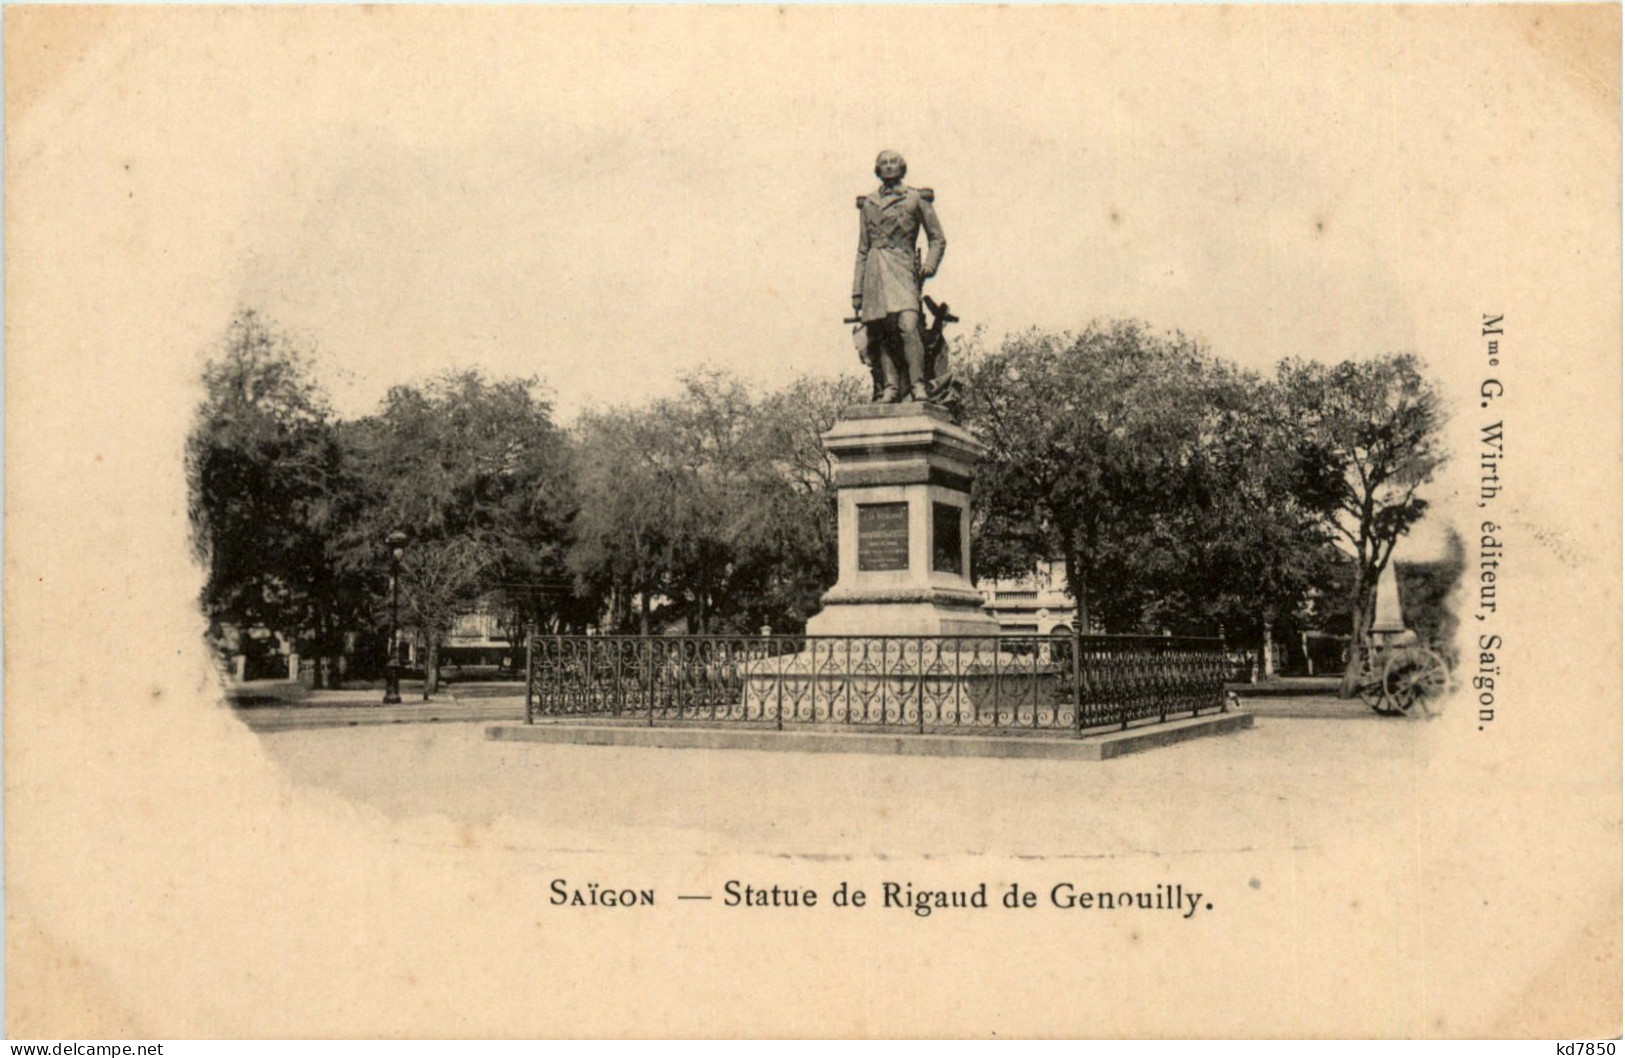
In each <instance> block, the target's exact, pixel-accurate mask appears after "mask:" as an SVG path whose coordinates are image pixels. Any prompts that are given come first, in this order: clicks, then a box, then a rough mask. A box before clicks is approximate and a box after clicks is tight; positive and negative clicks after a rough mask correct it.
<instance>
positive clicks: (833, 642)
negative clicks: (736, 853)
mask: <svg viewBox="0 0 1625 1058" xmlns="http://www.w3.org/2000/svg"><path fill="white" fill-rule="evenodd" d="M1225 664H1226V663H1225V656H1224V651H1223V648H1222V645H1221V644H1220V642H1219V640H1216V639H1188V638H1173V637H1167V636H1078V635H1071V636H533V637H532V638H531V639H530V640H529V643H528V646H527V649H526V669H527V673H528V675H527V678H526V683H525V720H526V722H527V723H535V722H537V721H538V720H558V719H570V718H574V719H591V720H594V721H616V722H635V723H644V724H649V725H655V724H680V723H706V724H771V725H774V726H776V727H778V728H781V729H782V728H784V727H786V726H789V725H829V726H836V727H852V728H865V729H885V730H904V731H908V730H911V731H919V732H922V733H924V732H929V733H951V732H991V731H998V732H1005V733H1008V732H1029V733H1036V734H1051V735H1053V734H1069V733H1070V734H1082V733H1083V732H1085V731H1092V730H1099V729H1102V728H1111V727H1127V726H1128V725H1130V724H1131V723H1134V722H1135V721H1140V720H1147V719H1150V718H1157V719H1161V720H1167V719H1169V718H1170V717H1181V716H1196V715H1199V714H1201V713H1203V712H1220V711H1223V710H1224V708H1225V696H1224V678H1225V672H1226V668H1225Z"/></svg>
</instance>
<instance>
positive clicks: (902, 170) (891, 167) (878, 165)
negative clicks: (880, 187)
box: [875, 151, 908, 180]
mask: <svg viewBox="0 0 1625 1058" xmlns="http://www.w3.org/2000/svg"><path fill="white" fill-rule="evenodd" d="M875 175H876V176H878V177H880V179H882V180H901V179H902V178H903V177H905V176H907V175H908V163H907V162H905V161H903V156H902V155H901V154H898V153H897V152H896V151H881V152H880V154H879V155H878V156H876V158H875Z"/></svg>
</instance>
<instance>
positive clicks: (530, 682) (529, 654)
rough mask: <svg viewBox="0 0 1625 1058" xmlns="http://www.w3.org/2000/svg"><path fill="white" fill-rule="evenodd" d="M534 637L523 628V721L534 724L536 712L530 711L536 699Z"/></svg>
mask: <svg viewBox="0 0 1625 1058" xmlns="http://www.w3.org/2000/svg"><path fill="white" fill-rule="evenodd" d="M535 645H536V637H535V636H534V635H532V634H531V632H530V629H528V628H527V629H525V723H527V724H534V723H535V722H536V714H535V713H534V712H533V711H532V710H533V704H532V703H534V702H535V700H536V656H535V650H534V648H535Z"/></svg>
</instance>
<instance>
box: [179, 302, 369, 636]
mask: <svg viewBox="0 0 1625 1058" xmlns="http://www.w3.org/2000/svg"><path fill="white" fill-rule="evenodd" d="M203 385H204V398H203V402H202V404H201V406H200V407H199V410H198V415H197V420H196V422H195V424H194V426H193V429H192V432H191V434H190V436H189V437H188V440H187V451H186V463H187V476H188V479H189V484H190V492H189V494H190V505H189V514H190V517H191V522H192V528H193V537H192V539H193V546H194V548H195V550H196V552H197V555H198V558H199V560H200V561H201V562H202V563H203V565H204V567H205V569H206V570H207V578H206V580H205V584H204V589H203V606H204V610H205V612H206V613H207V614H208V616H209V618H210V622H211V628H212V630H213V633H214V634H215V635H216V636H217V637H219V638H221V639H224V638H225V637H228V636H230V637H233V638H235V637H237V636H240V635H241V633H242V632H244V631H245V630H247V629H251V628H256V627H266V628H271V629H275V630H277V631H280V632H282V633H283V634H284V635H285V636H286V637H287V638H288V639H289V640H291V641H292V642H293V644H294V645H295V648H296V649H305V650H316V651H323V650H326V651H331V650H332V648H333V646H334V637H335V636H336V635H337V634H338V633H340V632H341V631H342V630H343V628H344V627H345V626H346V625H348V624H350V623H352V622H353V619H354V617H355V613H354V602H355V599H356V593H355V591H354V590H353V588H354V585H353V584H350V583H348V582H347V581H346V579H345V578H344V577H343V576H342V575H341V574H340V572H339V571H338V569H337V568H336V563H335V555H334V552H333V547H332V543H333V538H334V534H335V530H336V529H337V528H338V524H339V520H340V518H341V517H342V512H341V508H342V506H343V496H344V494H345V492H346V490H347V489H348V488H349V487H350V484H351V483H350V481H349V479H348V478H347V476H346V473H345V466H344V460H343V458H342V452H341V450H340V446H339V443H338V439H337V436H336V434H335V430H334V423H333V418H332V412H331V409H330V407H329V405H328V403H327V400H326V397H325V396H324V395H323V393H322V391H321V389H320V388H319V387H318V386H317V385H316V383H315V381H314V380H313V378H312V375H311V370H310V354H309V352H308V351H307V350H306V349H304V348H301V347H300V346H298V345H296V344H295V343H294V342H293V341H292V340H291V339H289V338H288V337H286V336H284V335H282V334H279V333H277V332H275V331H274V330H273V329H272V328H271V327H270V326H269V325H268V324H267V323H266V321H265V320H264V319H263V318H262V317H261V316H260V315H259V314H257V313H256V312H254V311H252V310H244V311H241V312H239V313H238V314H237V315H236V317H235V318H233V320H232V321H231V324H230V326H229V327H228V329H227V331H226V334H225V337H224V339H223V340H222V341H221V343H220V344H219V346H218V347H217V348H216V349H215V350H214V352H213V354H212V355H211V357H210V358H209V360H208V362H207V364H206V365H205V367H204V371H203Z"/></svg>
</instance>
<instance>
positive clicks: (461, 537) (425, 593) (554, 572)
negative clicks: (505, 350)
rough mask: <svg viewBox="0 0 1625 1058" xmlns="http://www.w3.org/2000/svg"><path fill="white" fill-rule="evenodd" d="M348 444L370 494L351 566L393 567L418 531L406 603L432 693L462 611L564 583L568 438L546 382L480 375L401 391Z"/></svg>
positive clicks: (351, 542) (353, 541)
mask: <svg viewBox="0 0 1625 1058" xmlns="http://www.w3.org/2000/svg"><path fill="white" fill-rule="evenodd" d="M348 438H349V440H350V444H349V446H348V447H349V451H350V457H351V458H352V460H353V461H354V467H355V476H356V477H357V479H358V480H359V481H360V482H362V483H363V484H364V487H365V492H366V503H365V510H364V513H363V515H362V516H361V517H360V518H359V519H357V521H356V523H355V524H354V526H353V528H352V529H351V531H350V532H349V533H348V535H347V544H348V561H349V565H350V567H351V568H353V569H357V570H370V571H378V570H382V569H384V568H385V567H386V558H385V555H384V544H383V541H384V538H385V536H386V535H387V534H388V533H389V532H390V530H392V529H395V528H402V529H405V530H407V531H408V532H409V533H410V534H411V536H412V542H411V543H410V544H409V545H408V547H407V550H406V555H405V558H404V560H403V563H402V573H401V595H402V600H403V603H404V605H405V608H406V610H407V613H408V614H409V615H410V617H411V619H412V621H413V623H415V624H416V626H417V627H418V629H419V631H420V632H421V633H422V634H423V635H424V638H425V642H426V646H427V648H428V654H429V657H428V662H427V665H426V669H427V673H426V674H427V678H428V682H427V684H426V688H425V693H426V694H433V693H434V692H435V691H436V690H438V683H439V661H440V644H441V640H442V639H443V638H444V636H445V634H446V633H447V632H448V631H449V630H450V627H451V624H452V622H453V621H454V620H455V619H456V617H457V616H458V615H459V614H461V613H463V612H465V611H466V610H467V608H468V607H469V606H471V605H472V604H473V603H475V602H476V601H477V600H478V599H480V598H481V597H482V596H483V595H485V594H486V593H488V592H490V591H492V590H493V589H498V588H502V587H504V586H508V587H510V588H513V587H517V586H520V585H523V584H526V583H536V584H543V585H547V584H551V583H553V580H551V579H544V578H562V576H563V572H562V571H563V568H564V567H563V560H564V554H565V546H566V540H567V532H568V524H569V519H570V516H571V513H572V512H571V510H570V507H571V504H572V502H573V500H572V495H573V490H572V489H571V488H570V486H569V482H568V474H569V462H568V458H567V448H566V445H565V439H564V437H563V434H562V433H561V432H560V431H559V430H558V429H557V428H556V427H555V426H554V424H553V421H552V407H551V405H550V404H549V403H548V402H547V401H546V400H544V399H543V398H542V397H541V396H540V395H539V394H538V392H537V382H536V380H535V379H529V378H524V379H502V380H496V381H493V380H489V379H487V378H486V377H485V376H484V375H483V374H481V373H480V372H479V371H477V370H469V371H456V372H448V373H446V374H442V375H439V376H436V377H435V378H432V379H430V380H429V381H428V382H427V383H425V384H424V385H422V386H396V387H394V388H392V389H391V390H390V391H389V393H388V395H387V396H386V397H385V399H384V402H383V406H382V407H381V408H380V410H379V411H378V413H377V414H376V415H374V416H371V417H370V418H368V419H364V420H362V421H360V422H358V423H356V424H355V425H354V427H353V429H352V430H351V431H349V432H348ZM527 577H534V578H538V580H536V581H531V582H527V581H526V580H524V578H527ZM528 598H532V599H533V600H534V598H535V597H534V596H530V597H528ZM547 601H549V600H547V599H546V598H545V596H544V597H543V598H542V600H541V602H538V603H536V605H538V606H543V607H545V604H546V602H547Z"/></svg>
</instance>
